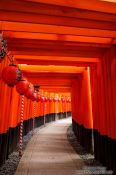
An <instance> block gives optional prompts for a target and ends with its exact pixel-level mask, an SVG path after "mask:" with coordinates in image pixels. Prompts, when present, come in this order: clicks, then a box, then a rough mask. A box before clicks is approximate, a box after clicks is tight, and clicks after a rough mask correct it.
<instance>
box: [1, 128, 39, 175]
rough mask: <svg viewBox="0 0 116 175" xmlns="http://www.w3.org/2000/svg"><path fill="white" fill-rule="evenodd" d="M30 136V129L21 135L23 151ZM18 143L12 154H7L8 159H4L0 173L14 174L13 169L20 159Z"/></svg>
mask: <svg viewBox="0 0 116 175" xmlns="http://www.w3.org/2000/svg"><path fill="white" fill-rule="evenodd" d="M40 128H41V127H39V128H37V129H35V130H34V132H37V131H38V129H40ZM31 137H32V131H30V132H29V133H28V134H27V135H26V136H24V137H23V151H24V150H25V148H26V145H27V143H28V142H29V140H30V139H31ZM18 147H19V146H18V145H17V148H16V151H15V152H13V153H12V154H10V155H9V157H8V160H6V162H5V164H3V165H2V166H1V167H0V175H14V174H15V171H16V169H17V166H18V163H19V161H20V158H21V157H19V153H18Z"/></svg>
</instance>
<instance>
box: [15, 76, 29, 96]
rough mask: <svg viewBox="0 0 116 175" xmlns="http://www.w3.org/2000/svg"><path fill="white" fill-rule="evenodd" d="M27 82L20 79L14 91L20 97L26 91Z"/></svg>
mask: <svg viewBox="0 0 116 175" xmlns="http://www.w3.org/2000/svg"><path fill="white" fill-rule="evenodd" d="M28 87H29V82H28V81H27V80H26V79H22V80H20V81H19V82H18V84H17V85H16V90H17V92H18V93H19V94H20V95H24V94H25V93H26V91H27V90H28Z"/></svg>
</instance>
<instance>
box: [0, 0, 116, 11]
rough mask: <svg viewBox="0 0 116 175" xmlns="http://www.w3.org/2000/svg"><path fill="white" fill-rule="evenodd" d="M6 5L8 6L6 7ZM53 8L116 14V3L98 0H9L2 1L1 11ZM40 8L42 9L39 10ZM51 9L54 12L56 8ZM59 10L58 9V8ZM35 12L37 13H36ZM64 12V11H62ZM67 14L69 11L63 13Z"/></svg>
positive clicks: (0, 4) (0, 3) (0, 2)
mask: <svg viewBox="0 0 116 175" xmlns="http://www.w3.org/2000/svg"><path fill="white" fill-rule="evenodd" d="M6 4H8V5H7V6H6ZM51 5H52V6H53V7H54V8H55V6H56V7H60V8H61V7H63V8H61V10H62V9H64V8H65V7H69V8H74V9H83V10H90V11H96V12H104V13H111V14H116V11H115V9H116V4H115V3H110V2H103V1H98V0H89V2H87V1H86V0H78V1H76V0H73V1H70V0H67V1H65V0H52V1H51V0H20V1H17V0H12V1H11V2H10V3H9V0H1V1H0V8H1V9H4V10H5V9H7V10H9V9H10V10H14V9H15V10H16V9H18V10H19V11H20V10H22V11H27V12H28V11H31V12H39V11H40V10H43V9H42V7H44V8H45V7H46V6H48V7H49V6H51ZM39 6H40V8H38V7H39ZM53 7H52V8H51V9H52V10H53V9H54V8H53ZM57 9H58V8H57ZM34 10H35V11H34ZM62 11H63V10H62ZM63 12H64V13H66V12H67V11H65V9H64V11H63Z"/></svg>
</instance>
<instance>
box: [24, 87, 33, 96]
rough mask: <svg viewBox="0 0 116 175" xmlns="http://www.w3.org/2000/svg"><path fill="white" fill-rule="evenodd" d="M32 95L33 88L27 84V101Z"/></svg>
mask: <svg viewBox="0 0 116 175" xmlns="http://www.w3.org/2000/svg"><path fill="white" fill-rule="evenodd" d="M33 93H34V87H33V85H32V84H29V87H28V89H27V91H26V93H25V96H26V97H27V98H28V99H31V98H32V96H33Z"/></svg>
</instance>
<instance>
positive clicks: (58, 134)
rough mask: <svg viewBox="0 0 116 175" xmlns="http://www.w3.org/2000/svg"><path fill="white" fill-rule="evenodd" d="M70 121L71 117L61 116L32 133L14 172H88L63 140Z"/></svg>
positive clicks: (22, 174) (56, 174) (27, 174)
mask: <svg viewBox="0 0 116 175" xmlns="http://www.w3.org/2000/svg"><path fill="white" fill-rule="evenodd" d="M70 125H71V118H67V119H62V120H58V121H56V122H54V123H51V124H49V125H47V126H46V127H45V128H42V129H41V130H39V131H38V132H37V133H35V134H34V136H33V137H32V139H31V140H30V142H29V143H28V145H27V148H26V150H25V152H24V154H23V157H22V158H21V160H20V163H19V165H18V168H17V171H16V173H15V175H84V174H89V172H88V173H87V171H86V170H85V167H86V166H85V164H84V162H83V160H82V159H81V158H80V156H79V155H78V154H77V153H76V152H75V151H74V150H73V148H72V146H71V145H70V143H69V142H68V140H67V129H68V127H69V126H70ZM84 172H85V173H84Z"/></svg>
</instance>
